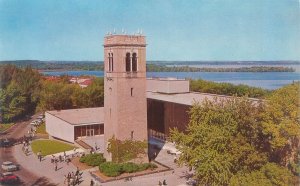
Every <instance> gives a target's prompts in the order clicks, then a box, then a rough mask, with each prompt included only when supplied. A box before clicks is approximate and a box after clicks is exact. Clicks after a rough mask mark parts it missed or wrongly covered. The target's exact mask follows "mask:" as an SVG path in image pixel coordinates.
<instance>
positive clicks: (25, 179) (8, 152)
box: [0, 116, 55, 186]
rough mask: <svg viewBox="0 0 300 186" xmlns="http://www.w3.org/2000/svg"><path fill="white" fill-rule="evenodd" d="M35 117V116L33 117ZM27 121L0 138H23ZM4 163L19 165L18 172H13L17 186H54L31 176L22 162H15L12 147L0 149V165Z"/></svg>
mask: <svg viewBox="0 0 300 186" xmlns="http://www.w3.org/2000/svg"><path fill="white" fill-rule="evenodd" d="M33 117H36V116H33ZM30 121H31V120H29V121H21V122H18V123H16V124H15V125H14V126H13V127H12V128H10V129H9V130H8V131H6V133H5V134H0V138H20V137H23V136H24V135H25V134H26V133H27V131H28V129H29V126H28V124H29V123H30ZM4 161H11V162H14V163H16V164H19V165H20V170H18V171H16V172H14V173H15V174H16V175H17V176H19V178H20V180H21V183H20V184H19V185H26V186H28V185H34V186H54V185H55V184H52V183H50V182H49V181H48V179H47V178H46V177H38V176H36V175H35V174H33V173H32V172H31V171H30V170H29V169H28V167H22V165H21V164H22V162H16V159H15V158H14V146H13V147H6V148H0V163H1V165H2V163H3V162H4ZM31 168H34V165H32V167H31Z"/></svg>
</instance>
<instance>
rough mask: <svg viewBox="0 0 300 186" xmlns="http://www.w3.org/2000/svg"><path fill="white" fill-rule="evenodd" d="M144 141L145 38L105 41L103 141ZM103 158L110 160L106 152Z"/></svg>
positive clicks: (116, 37)
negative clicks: (112, 139)
mask: <svg viewBox="0 0 300 186" xmlns="http://www.w3.org/2000/svg"><path fill="white" fill-rule="evenodd" d="M112 136H115V138H116V139H119V140H125V139H132V140H139V141H143V140H147V139H148V135H147V99H146V38H145V36H142V35H107V36H106V37H105V38H104V141H105V148H107V147H108V145H109V144H108V140H109V139H110V138H112ZM104 156H105V158H106V159H107V160H111V155H110V154H109V153H108V152H106V149H105V153H104Z"/></svg>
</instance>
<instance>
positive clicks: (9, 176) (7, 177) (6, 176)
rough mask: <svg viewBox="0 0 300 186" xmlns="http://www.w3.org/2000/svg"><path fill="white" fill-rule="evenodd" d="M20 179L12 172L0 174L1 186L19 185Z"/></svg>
mask: <svg viewBox="0 0 300 186" xmlns="http://www.w3.org/2000/svg"><path fill="white" fill-rule="evenodd" d="M19 182H20V179H19V177H18V176H16V175H14V174H13V173H12V172H4V173H2V174H1V173H0V183H1V184H9V185H10V184H16V183H19Z"/></svg>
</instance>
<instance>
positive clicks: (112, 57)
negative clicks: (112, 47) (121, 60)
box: [110, 53, 114, 71]
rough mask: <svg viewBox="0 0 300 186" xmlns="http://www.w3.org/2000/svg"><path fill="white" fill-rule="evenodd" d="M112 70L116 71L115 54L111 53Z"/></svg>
mask: <svg viewBox="0 0 300 186" xmlns="http://www.w3.org/2000/svg"><path fill="white" fill-rule="evenodd" d="M110 57H111V71H114V54H113V53H111V56H110Z"/></svg>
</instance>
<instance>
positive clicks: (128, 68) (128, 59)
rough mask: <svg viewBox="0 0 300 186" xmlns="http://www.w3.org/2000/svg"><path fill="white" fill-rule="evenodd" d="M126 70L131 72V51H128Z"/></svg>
mask: <svg viewBox="0 0 300 186" xmlns="http://www.w3.org/2000/svg"><path fill="white" fill-rule="evenodd" d="M126 72H130V53H126Z"/></svg>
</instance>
